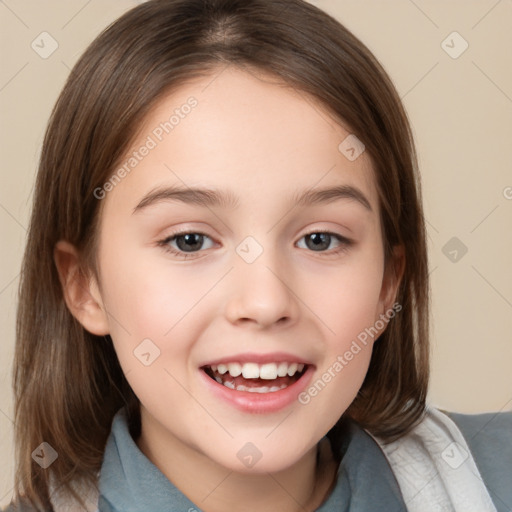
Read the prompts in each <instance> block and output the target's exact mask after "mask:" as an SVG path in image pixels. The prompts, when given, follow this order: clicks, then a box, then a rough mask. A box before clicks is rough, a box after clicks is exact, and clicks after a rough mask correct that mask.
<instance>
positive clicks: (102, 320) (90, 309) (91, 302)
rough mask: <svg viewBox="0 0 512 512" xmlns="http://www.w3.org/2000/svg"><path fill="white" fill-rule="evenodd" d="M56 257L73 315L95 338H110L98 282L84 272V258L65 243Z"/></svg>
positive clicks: (62, 243) (65, 298) (58, 244)
mask: <svg viewBox="0 0 512 512" xmlns="http://www.w3.org/2000/svg"><path fill="white" fill-rule="evenodd" d="M53 257H54V261H55V265H56V267H57V271H58V274H59V279H60V283H61V287H62V293H63V296H64V300H65V302H66V305H67V307H68V309H69V311H70V312H71V314H72V315H73V316H74V317H75V318H76V319H77V320H78V321H79V322H80V323H81V324H82V325H83V327H84V328H85V329H86V330H87V331H89V332H90V333H92V334H95V335H97V336H105V335H106V334H109V332H110V331H109V327H108V318H107V315H106V312H105V308H104V306H103V302H102V298H101V295H100V293H99V288H98V286H97V283H96V279H95V278H94V277H92V276H87V275H86V273H85V272H84V271H83V269H82V266H81V261H80V255H79V253H78V251H77V249H76V248H75V246H73V245H72V244H70V243H69V242H66V241H64V240H61V241H59V242H57V244H56V245H55V249H54V252H53Z"/></svg>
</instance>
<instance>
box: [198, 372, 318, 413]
mask: <svg viewBox="0 0 512 512" xmlns="http://www.w3.org/2000/svg"><path fill="white" fill-rule="evenodd" d="M313 372H314V367H313V366H312V365H309V366H308V368H307V370H306V371H305V372H304V374H303V375H302V377H301V378H300V379H299V380H297V381H295V382H294V383H293V384H291V385H290V386H288V387H286V388H284V389H280V390H279V391H273V392H269V393H251V392H250V391H237V390H236V389H230V388H227V387H226V386H224V385H223V384H219V383H218V382H217V381H216V380H214V379H212V378H211V377H209V376H208V375H207V374H206V373H205V372H204V371H203V370H201V369H200V370H199V373H200V375H201V377H200V378H201V379H203V381H204V382H205V384H206V386H207V387H208V389H209V390H211V392H212V393H213V394H214V395H215V396H218V397H219V398H220V399H221V400H224V401H225V402H227V403H229V404H230V405H232V406H234V407H236V408H237V409H239V410H241V411H244V412H250V413H256V414H258V413H259V414H264V413H270V412H277V411H280V410H282V409H284V408H285V407H288V406H289V405H290V404H292V403H293V402H294V401H297V397H298V395H299V394H300V393H301V392H302V391H303V390H304V389H305V388H306V386H307V385H308V384H309V382H310V381H311V378H312V376H313ZM269 382H270V381H269Z"/></svg>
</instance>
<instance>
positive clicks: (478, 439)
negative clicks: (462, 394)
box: [441, 411, 512, 510]
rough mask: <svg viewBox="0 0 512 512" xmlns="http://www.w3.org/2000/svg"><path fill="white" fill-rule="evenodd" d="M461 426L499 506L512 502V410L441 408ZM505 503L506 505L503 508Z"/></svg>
mask: <svg viewBox="0 0 512 512" xmlns="http://www.w3.org/2000/svg"><path fill="white" fill-rule="evenodd" d="M441 412H443V413H444V414H446V415H447V416H448V417H449V418H450V419H451V420H452V421H453V422H454V423H455V424H456V425H457V427H458V428H459V430H460V431H461V433H462V435H463V436H464V439H465V441H466V443H467V445H468V447H469V449H470V451H471V454H472V455H473V458H474V459H475V463H476V466H477V468H478V470H479V471H480V474H481V476H482V479H483V480H484V483H485V485H486V487H487V489H488V490H489V493H490V494H491V496H492V498H493V501H494V503H495V504H496V506H497V508H498V510H501V509H503V510H509V508H508V507H511V506H512V411H510V412H499V413H485V414H461V413H455V412H447V411H441ZM500 505H502V507H503V508H500Z"/></svg>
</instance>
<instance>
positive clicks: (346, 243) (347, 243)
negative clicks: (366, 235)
mask: <svg viewBox="0 0 512 512" xmlns="http://www.w3.org/2000/svg"><path fill="white" fill-rule="evenodd" d="M313 234H325V235H330V236H332V237H334V238H335V239H337V240H338V242H340V243H341V245H340V247H338V248H337V249H334V250H331V251H330V252H327V251H318V252H319V253H320V254H322V253H325V252H327V255H326V256H336V255H338V254H341V253H343V252H346V251H347V250H348V249H349V247H351V246H352V245H353V243H354V242H353V241H352V240H349V239H348V238H346V237H344V236H342V235H339V234H338V233H333V232H332V231H322V230H314V231H310V232H308V233H305V234H304V235H302V237H301V239H302V238H305V237H307V236H309V235H313ZM183 235H202V236H204V237H207V238H210V239H211V237H209V236H208V235H207V234H206V233H202V232H201V231H190V230H188V231H187V230H183V231H176V232H174V233H172V234H171V235H169V236H167V237H165V238H164V239H163V240H160V241H159V242H157V245H158V246H159V247H162V248H163V249H164V251H166V252H168V253H171V254H172V255H174V256H178V257H180V258H183V259H185V260H186V259H189V258H195V257H196V256H195V254H197V253H200V252H203V251H196V252H191V253H186V252H182V251H177V250H176V249H174V248H172V247H171V246H170V245H169V243H170V242H172V241H173V240H174V239H176V238H178V237H180V236H183ZM311 252H317V251H311Z"/></svg>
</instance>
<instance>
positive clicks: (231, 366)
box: [211, 363, 305, 380]
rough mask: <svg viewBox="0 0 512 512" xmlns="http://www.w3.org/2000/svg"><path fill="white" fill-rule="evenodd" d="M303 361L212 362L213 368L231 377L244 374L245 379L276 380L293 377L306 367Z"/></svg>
mask: <svg viewBox="0 0 512 512" xmlns="http://www.w3.org/2000/svg"><path fill="white" fill-rule="evenodd" d="M304 366H305V365H304V364H303V363H265V364H262V365H259V364H257V363H244V364H240V363H226V364H222V363H221V364H218V365H215V364H212V365H211V369H212V370H213V371H214V372H218V373H220V374H221V375H224V374H225V373H228V372H229V375H231V377H238V376H239V375H242V376H243V377H244V379H265V380H274V379H277V378H278V377H286V376H289V377H293V376H294V375H295V374H296V373H297V372H299V373H300V372H301V371H302V370H303V369H304Z"/></svg>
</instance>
